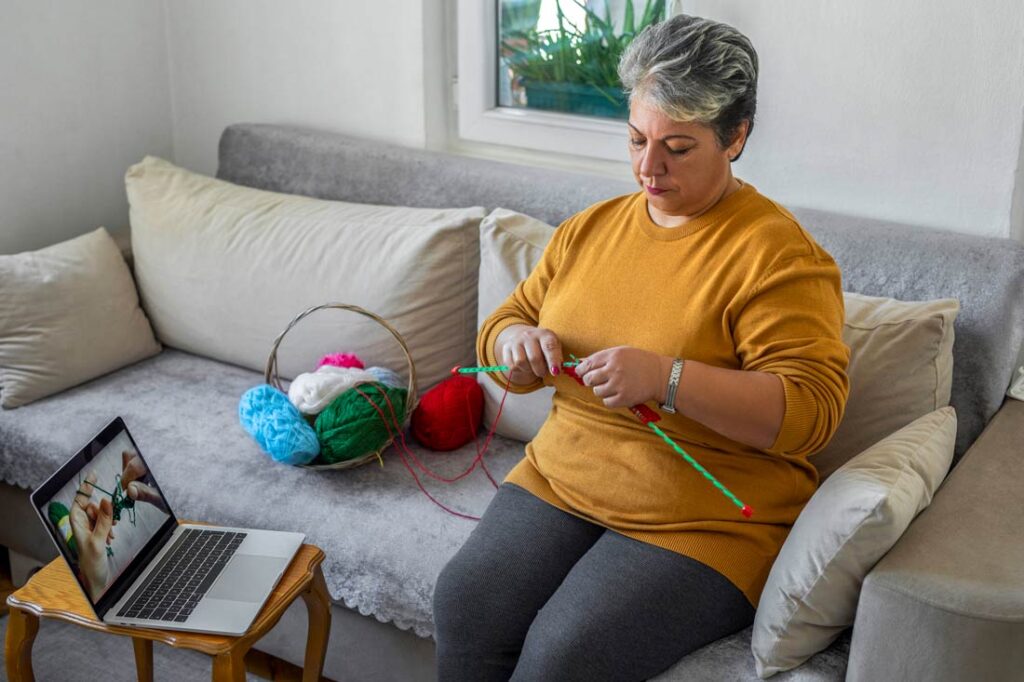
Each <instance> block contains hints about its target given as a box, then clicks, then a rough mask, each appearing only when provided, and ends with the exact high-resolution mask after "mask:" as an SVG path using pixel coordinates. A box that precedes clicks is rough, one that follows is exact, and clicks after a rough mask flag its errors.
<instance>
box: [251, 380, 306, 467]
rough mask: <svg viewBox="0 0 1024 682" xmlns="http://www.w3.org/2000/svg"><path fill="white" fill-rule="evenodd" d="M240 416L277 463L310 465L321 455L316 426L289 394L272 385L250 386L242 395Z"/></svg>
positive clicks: (254, 437)
mask: <svg viewBox="0 0 1024 682" xmlns="http://www.w3.org/2000/svg"><path fill="white" fill-rule="evenodd" d="M238 419H239V421H241V422H242V428H243V429H245V430H246V432H247V433H248V434H249V435H250V436H252V437H253V440H255V441H256V442H257V443H259V446H260V447H261V448H263V451H264V452H266V453H267V454H268V455H270V456H271V457H272V458H273V460H274V461H275V462H281V463H283V464H308V463H309V462H312V461H313V460H314V459H316V456H317V455H318V454H320V442H319V441H318V440H317V437H316V432H315V431H313V427H311V426H310V425H309V424H308V423H306V420H305V419H303V418H302V415H301V414H300V413H299V411H298V410H297V409H295V406H294V405H292V404H291V402H290V401H289V400H288V396H286V395H285V394H284V393H282V392H281V391H279V390H277V389H276V388H274V387H273V386H271V385H269V384H263V385H262V386H256V387H254V388H250V389H249V390H248V391H246V392H245V394H244V395H242V400H241V402H240V403H239V404H238Z"/></svg>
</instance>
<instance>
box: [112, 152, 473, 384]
mask: <svg viewBox="0 0 1024 682" xmlns="http://www.w3.org/2000/svg"><path fill="white" fill-rule="evenodd" d="M125 181H126V185H127V190H128V201H129V203H130V208H131V214H130V215H131V227H132V247H133V250H134V255H135V275H136V278H137V280H138V283H139V292H140V295H141V296H142V301H143V304H144V305H145V307H146V310H147V311H148V312H149V315H150V319H152V321H153V326H154V328H155V330H156V334H157V337H158V338H159V339H160V340H161V341H163V342H164V343H165V344H167V345H168V346H173V347H175V348H180V349H182V350H186V351H189V352H191V353H197V354H199V355H204V356H207V357H211V358H215V359H218V360H222V361H225V362H230V363H233V364H236V365H241V366H243V367H249V368H251V369H255V370H259V371H263V369H264V367H265V365H266V362H267V357H268V355H269V354H270V350H271V347H272V345H273V343H274V339H275V338H276V337H277V336H278V335H279V334H280V333H281V332H282V331H283V330H284V329H285V327H287V325H288V324H289V323H290V322H291V321H292V320H293V319H294V318H295V317H296V316H297V315H298V314H299V313H301V312H303V311H304V310H306V309H307V308H310V307H312V306H316V305H319V304H322V303H329V302H340V303H347V304H353V305H357V306H360V307H362V308H364V309H366V310H368V311H370V312H372V313H375V314H377V315H379V316H380V317H382V318H384V319H385V320H387V321H388V322H389V323H390V324H391V325H392V326H393V327H395V329H397V330H398V332H399V333H400V334H401V335H402V336H403V337H404V339H405V340H406V342H407V343H408V345H409V350H410V353H411V355H412V358H413V361H414V362H415V365H416V372H417V379H418V384H419V389H420V390H421V391H425V390H427V389H429V388H430V387H431V386H433V385H434V384H436V383H438V382H440V381H441V380H443V379H445V378H447V377H448V376H450V372H451V368H452V367H453V366H455V365H458V364H463V365H465V364H472V363H473V359H474V357H475V354H476V353H475V339H476V325H475V319H474V312H475V310H476V289H477V277H478V267H479V257H480V256H479V254H480V246H479V232H478V230H479V223H480V219H481V218H483V216H484V211H483V209H481V208H463V209H427V208H403V207H393V206H373V205H367V204H352V203H346V202H341V201H326V200H322V199H313V198H310V197H304V196H297V195H291V194H281V193H277V192H267V191H263V190H258V189H252V188H249V187H242V186H239V185H235V184H232V183H229V182H225V181H223V180H217V179H215V178H210V177H207V176H204V175H199V174H197V173H192V172H190V171H188V170H185V169H184V168H179V167H177V166H175V165H173V164H171V163H169V162H167V161H164V160H162V159H158V158H155V157H152V156H147V157H146V158H145V159H144V160H143V161H141V162H140V163H137V164H135V165H134V166H132V167H131V168H130V169H129V170H128V173H127V176H126V178H125ZM339 352H347V353H356V354H358V355H359V356H360V357H361V358H362V359H363V361H364V362H365V363H366V365H367V366H371V365H379V366H384V367H388V368H390V369H392V370H394V371H396V372H398V373H399V374H401V375H403V376H407V368H408V362H407V360H406V357H405V354H404V353H403V351H402V348H401V346H400V345H399V344H398V343H397V341H396V340H395V339H394V337H393V336H391V335H390V333H388V331H387V330H385V329H384V328H383V327H382V326H380V325H379V324H378V323H376V322H374V321H372V320H370V319H368V318H365V317H363V316H361V315H358V314H356V313H352V312H348V311H339V310H322V311H318V312H317V313H315V314H312V315H310V316H309V317H307V318H305V319H303V321H302V322H301V323H300V324H298V325H297V326H296V327H295V328H294V329H293V331H291V332H289V333H288V335H287V337H286V338H285V339H284V340H283V342H282V344H281V347H280V349H279V351H278V356H277V357H278V369H279V376H281V377H282V378H294V377H295V376H297V375H298V374H301V373H303V372H309V371H312V370H313V369H314V368H315V367H316V363H317V361H318V360H319V359H320V358H321V357H322V356H323V355H325V354H327V353H339Z"/></svg>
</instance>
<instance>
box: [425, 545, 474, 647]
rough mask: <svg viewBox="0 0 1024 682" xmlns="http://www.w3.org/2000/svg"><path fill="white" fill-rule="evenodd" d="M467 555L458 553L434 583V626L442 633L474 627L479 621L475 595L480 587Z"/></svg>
mask: <svg viewBox="0 0 1024 682" xmlns="http://www.w3.org/2000/svg"><path fill="white" fill-rule="evenodd" d="M466 563H467V558H465V557H463V556H462V553H461V552H460V553H458V554H456V555H455V556H454V557H452V558H451V560H450V561H449V562H448V563H447V564H446V565H445V567H444V568H443V569H441V573H440V574H439V575H438V576H437V583H436V584H435V586H434V597H433V607H434V629H435V630H436V631H438V633H439V634H445V635H447V634H448V633H451V632H456V631H458V630H467V629H471V628H472V627H473V626H474V625H475V624H476V620H477V619H476V618H474V608H473V606H474V604H475V603H477V602H478V600H477V599H474V598H473V596H474V595H473V593H474V592H475V590H476V586H475V585H474V584H473V583H474V581H473V579H472V576H473V574H474V572H473V571H472V570H469V567H468V566H466Z"/></svg>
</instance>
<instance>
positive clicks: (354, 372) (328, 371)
mask: <svg viewBox="0 0 1024 682" xmlns="http://www.w3.org/2000/svg"><path fill="white" fill-rule="evenodd" d="M374 381H376V378H375V377H374V376H373V375H372V374H370V373H369V372H367V371H366V370H365V369H359V368H358V367H338V366H337V365H323V366H322V367H319V368H317V370H316V371H315V372H303V373H302V374H300V375H299V376H297V377H295V379H294V380H292V383H291V386H289V387H288V400H289V401H291V403H292V405H294V406H295V407H297V408H298V409H299V412H302V413H303V414H320V413H321V412H323V411H324V409H325V408H326V407H327V406H328V405H330V404H331V401H332V400H334V399H335V398H337V397H338V396H339V395H341V394H342V393H344V392H345V391H347V390H348V389H350V388H352V387H353V386H358V385H359V384H368V383H372V382H374Z"/></svg>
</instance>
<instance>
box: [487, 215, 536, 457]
mask: <svg viewBox="0 0 1024 682" xmlns="http://www.w3.org/2000/svg"><path fill="white" fill-rule="evenodd" d="M554 231H555V228H553V227H551V226H550V225H548V224H547V223H544V222H541V221H539V220H535V219H533V218H531V217H529V216H526V215H523V214H522V213H516V212H515V211H509V210H507V209H504V208H498V209H495V210H494V211H492V212H491V213H490V215H488V216H487V217H486V218H484V219H483V222H481V223H480V299H479V300H480V303H479V309H478V311H477V322H476V324H477V328H478V329H479V327H480V325H482V324H483V321H484V319H486V318H487V316H488V315H490V314H491V313H492V312H494V309H495V308H497V307H498V306H499V305H501V304H502V303H503V302H504V301H505V299H506V298H508V295H509V294H511V293H512V290H513V289H515V288H516V285H517V284H518V283H519V281H520V280H523V279H526V276H527V275H529V274H530V271H531V270H533V267H534V266H535V265H536V264H537V261H539V260H540V256H541V254H542V253H544V247H545V246H546V245H547V243H548V241H549V240H550V239H551V235H552V234H553V233H554ZM476 376H477V383H478V384H479V385H480V388H482V389H483V391H484V424H486V425H490V424H493V423H494V419H495V418H496V417H497V415H498V406H499V405H500V404H501V397H502V395H504V393H505V391H504V390H503V389H502V388H501V387H499V386H498V385H497V384H495V383H494V381H492V380H491V379H489V378H488V377H487V376H486V375H484V374H477V375H476ZM554 392H555V389H554V388H552V387H550V386H545V387H543V388H540V389H538V390H536V391H534V392H533V393H524V394H516V393H511V392H510V393H509V394H508V396H507V397H506V398H505V406H504V407H503V408H502V410H501V419H500V421H499V422H498V425H497V426H496V427H495V433H498V434H499V435H502V436H505V437H506V438H514V439H516V440H521V441H523V442H526V441H529V440H532V439H533V437H534V436H535V435H536V434H537V431H538V430H539V429H540V426H541V424H543V423H544V420H545V419H547V416H548V411H549V410H550V409H551V396H552V395H554Z"/></svg>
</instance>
